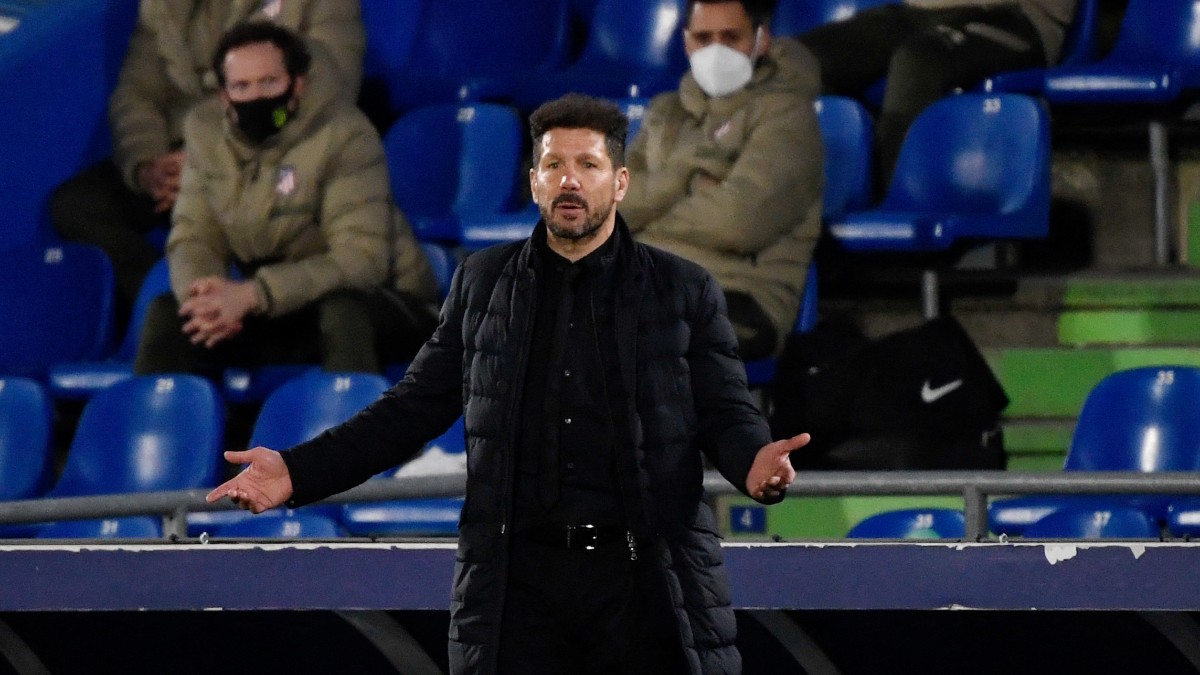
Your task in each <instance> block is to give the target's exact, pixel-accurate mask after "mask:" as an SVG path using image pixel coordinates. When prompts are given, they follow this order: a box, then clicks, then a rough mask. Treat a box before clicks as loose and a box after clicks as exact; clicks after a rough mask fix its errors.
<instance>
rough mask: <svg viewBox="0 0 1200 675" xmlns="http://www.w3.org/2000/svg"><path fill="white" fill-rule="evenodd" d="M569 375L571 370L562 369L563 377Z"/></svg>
mask: <svg viewBox="0 0 1200 675" xmlns="http://www.w3.org/2000/svg"><path fill="white" fill-rule="evenodd" d="M570 376H571V371H570V370H564V371H563V377H570Z"/></svg>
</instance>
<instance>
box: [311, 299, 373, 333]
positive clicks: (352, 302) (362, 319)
mask: <svg viewBox="0 0 1200 675" xmlns="http://www.w3.org/2000/svg"><path fill="white" fill-rule="evenodd" d="M317 317H318V324H319V326H320V329H321V333H323V334H329V333H336V332H340V331H344V330H346V329H347V328H350V327H354V328H361V327H362V326H363V325H366V326H367V327H369V326H370V323H371V322H370V316H369V314H368V313H367V306H366V303H365V302H364V299H363V297H362V294H361V293H359V292H358V291H351V290H338V291H333V292H331V293H328V294H326V295H325V296H324V297H322V298H321V299H320V300H318V301H317Z"/></svg>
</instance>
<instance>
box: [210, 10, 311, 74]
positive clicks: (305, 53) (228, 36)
mask: <svg viewBox="0 0 1200 675" xmlns="http://www.w3.org/2000/svg"><path fill="white" fill-rule="evenodd" d="M262 42H269V43H271V44H273V45H275V46H276V47H278V48H279V51H281V52H283V67H284V68H286V69H287V73H288V76H289V77H291V78H292V79H293V80H294V79H296V78H297V77H299V76H300V75H307V74H308V69H309V67H310V66H311V65H312V53H311V52H310V51H309V50H308V45H306V44H304V39H303V38H301V37H300V36H299V35H296V34H295V33H293V32H292V31H290V30H288V29H286V28H284V27H283V26H279V25H277V24H273V23H271V22H270V21H243V22H242V23H239V24H237V25H235V26H234V27H233V28H230V29H229V30H228V31H227V32H226V33H225V34H224V35H222V36H221V41H220V42H218V43H217V49H216V51H215V52H213V60H212V69H213V72H214V73H216V74H217V82H218V83H220V85H221V87H222V88H224V87H225V56H226V55H228V54H229V52H231V51H233V50H235V49H237V48H238V47H245V46H246V45H254V44H259V43H262Z"/></svg>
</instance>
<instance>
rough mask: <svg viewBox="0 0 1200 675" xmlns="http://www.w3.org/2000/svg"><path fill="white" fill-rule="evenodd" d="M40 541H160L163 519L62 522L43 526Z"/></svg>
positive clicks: (133, 517)
mask: <svg viewBox="0 0 1200 675" xmlns="http://www.w3.org/2000/svg"><path fill="white" fill-rule="evenodd" d="M35 536H36V537H37V538H38V539H159V538H161V537H162V536H163V534H162V519H161V518H155V517H153V516H129V517H126V518H99V519H92V520H62V521H58V522H54V523H47V524H45V525H43V526H41V527H40V528H39V529H38V531H37V534H36V535H35Z"/></svg>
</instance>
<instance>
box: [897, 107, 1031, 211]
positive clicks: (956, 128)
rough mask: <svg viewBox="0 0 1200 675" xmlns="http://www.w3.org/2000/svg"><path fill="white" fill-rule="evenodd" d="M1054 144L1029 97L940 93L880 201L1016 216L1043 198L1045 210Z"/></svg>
mask: <svg viewBox="0 0 1200 675" xmlns="http://www.w3.org/2000/svg"><path fill="white" fill-rule="evenodd" d="M1049 148H1050V138H1049V123H1048V119H1047V117H1046V113H1045V111H1044V110H1043V109H1042V107H1041V105H1040V104H1039V103H1038V102H1037V101H1036V100H1035V99H1033V98H1031V97H1028V96H1022V95H1019V94H998V95H983V94H963V95H961V96H952V97H949V98H945V99H942V100H940V101H938V102H937V103H934V104H933V105H931V106H930V107H929V108H927V109H926V110H925V111H924V112H922V113H921V115H920V116H919V117H918V118H917V120H916V121H915V122H914V123H913V125H912V127H911V128H910V129H909V132H908V135H907V136H906V137H905V139H904V145H903V146H902V147H901V150H900V158H899V160H898V161H897V165H896V170H895V173H894V175H893V177H892V182H891V184H890V186H889V189H888V194H887V197H886V198H885V199H884V203H883V205H882V207H881V208H884V209H889V210H897V211H905V210H911V211H933V212H940V213H963V214H973V213H984V214H995V215H1016V214H1020V213H1021V212H1023V211H1027V210H1029V209H1031V208H1034V207H1037V206H1040V205H1041V204H1042V203H1043V202H1044V205H1045V209H1046V211H1047V213H1048V209H1049V189H1050V188H1049V186H1050V174H1049V164H1050V162H1049ZM1039 210H1040V209H1039Z"/></svg>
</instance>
